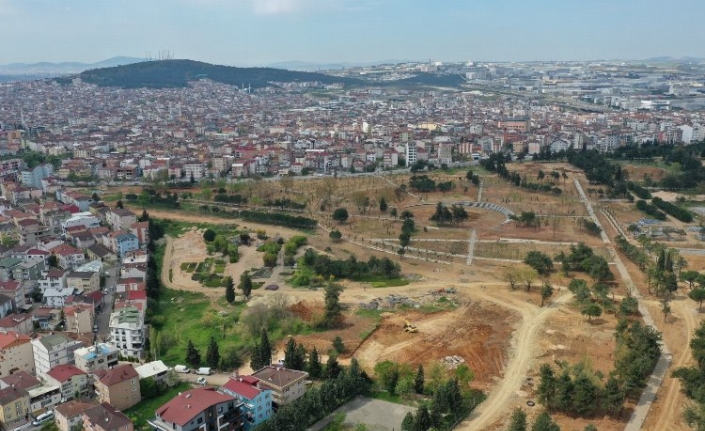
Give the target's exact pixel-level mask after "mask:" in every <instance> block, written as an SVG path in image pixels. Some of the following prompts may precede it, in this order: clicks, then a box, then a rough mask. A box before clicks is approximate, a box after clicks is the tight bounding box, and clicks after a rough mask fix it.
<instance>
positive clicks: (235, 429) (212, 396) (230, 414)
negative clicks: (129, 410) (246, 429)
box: [149, 387, 243, 431]
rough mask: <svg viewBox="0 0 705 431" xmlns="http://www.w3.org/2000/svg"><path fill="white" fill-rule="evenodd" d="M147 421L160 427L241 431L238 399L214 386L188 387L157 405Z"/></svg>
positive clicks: (185, 430)
mask: <svg viewBox="0 0 705 431" xmlns="http://www.w3.org/2000/svg"><path fill="white" fill-rule="evenodd" d="M149 424H150V425H151V426H152V427H154V429H155V430H159V431H196V430H204V431H210V430H218V431H240V430H242V429H243V423H242V418H241V414H240V403H239V402H238V401H237V399H235V397H233V396H232V395H229V394H225V393H222V392H218V391H216V390H215V388H210V387H205V388H196V389H190V390H188V391H185V392H182V393H180V394H179V395H177V396H175V397H174V398H172V399H171V400H170V401H169V402H167V403H166V404H164V405H163V406H161V407H159V408H158V409H157V410H156V412H155V418H154V419H153V420H151V421H149Z"/></svg>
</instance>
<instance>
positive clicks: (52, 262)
mask: <svg viewBox="0 0 705 431" xmlns="http://www.w3.org/2000/svg"><path fill="white" fill-rule="evenodd" d="M47 264H48V265H49V266H50V267H51V268H58V267H59V258H58V257H56V255H55V254H50V255H49V257H48V258H47Z"/></svg>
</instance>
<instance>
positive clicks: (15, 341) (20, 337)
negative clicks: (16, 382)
mask: <svg viewBox="0 0 705 431" xmlns="http://www.w3.org/2000/svg"><path fill="white" fill-rule="evenodd" d="M0 358H2V360H0V378H2V377H6V376H9V375H12V374H14V373H16V372H18V371H25V372H27V373H31V374H34V372H35V369H36V368H35V362H34V352H33V349H32V343H31V339H30V338H29V336H27V335H24V334H19V333H17V332H5V331H3V332H0Z"/></svg>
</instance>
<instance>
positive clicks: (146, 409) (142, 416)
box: [125, 382, 191, 430]
mask: <svg viewBox="0 0 705 431" xmlns="http://www.w3.org/2000/svg"><path fill="white" fill-rule="evenodd" d="M189 389H191V385H190V384H189V383H187V382H179V383H177V384H176V385H175V386H174V387H172V388H169V389H167V391H166V392H164V393H163V394H161V395H159V396H158V397H155V398H151V399H142V401H141V402H140V403H139V404H137V405H136V406H134V407H130V408H129V409H127V410H125V414H126V415H127V417H129V418H130V419H132V421H133V422H134V426H135V429H145V430H146V429H149V428H150V427H149V426H148V424H147V420H148V419H152V418H154V411H155V410H157V409H158V408H159V407H161V406H162V405H164V404H166V402H167V401H169V400H171V399H172V398H174V397H175V396H176V395H178V393H179V392H183V391H187V390H189Z"/></svg>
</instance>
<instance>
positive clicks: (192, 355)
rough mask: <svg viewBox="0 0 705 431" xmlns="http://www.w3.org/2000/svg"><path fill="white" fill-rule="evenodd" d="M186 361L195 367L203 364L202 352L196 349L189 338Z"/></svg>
mask: <svg viewBox="0 0 705 431" xmlns="http://www.w3.org/2000/svg"><path fill="white" fill-rule="evenodd" d="M186 362H187V363H188V364H189V365H191V366H192V367H194V368H196V367H198V366H199V365H201V354H200V353H198V350H196V347H195V346H194V345H193V341H191V340H188V345H187V347H186Z"/></svg>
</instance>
